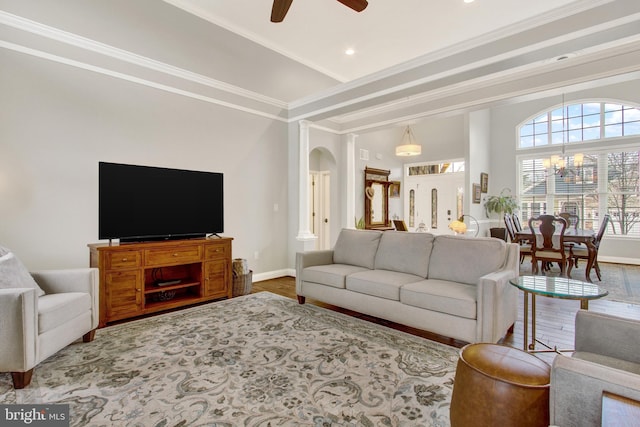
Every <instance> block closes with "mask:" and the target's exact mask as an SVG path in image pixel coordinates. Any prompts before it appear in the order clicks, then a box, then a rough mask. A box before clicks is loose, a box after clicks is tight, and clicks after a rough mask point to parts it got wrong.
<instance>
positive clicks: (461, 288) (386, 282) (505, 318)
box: [296, 229, 519, 343]
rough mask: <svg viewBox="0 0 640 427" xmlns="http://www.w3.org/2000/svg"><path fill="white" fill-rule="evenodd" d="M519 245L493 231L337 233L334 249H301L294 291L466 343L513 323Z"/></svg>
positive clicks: (498, 334)
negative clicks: (472, 234)
mask: <svg viewBox="0 0 640 427" xmlns="http://www.w3.org/2000/svg"><path fill="white" fill-rule="evenodd" d="M518 258H519V251H518V245H516V244H511V243H505V242H504V241H502V240H499V239H494V238H469V237H463V236H451V235H440V236H434V235H432V234H429V233H408V232H397V231H386V232H381V231H375V230H348V229H344V230H342V231H341V232H340V235H339V237H338V240H337V242H336V245H335V247H334V248H333V250H320V251H307V252H299V253H297V255H296V293H297V295H298V301H299V302H300V303H301V304H303V303H304V302H305V298H306V297H309V298H313V299H315V300H319V301H323V302H326V303H329V304H333V305H336V306H339V307H343V308H347V309H350V310H354V311H357V312H360V313H364V314H368V315H372V316H375V317H379V318H382V319H387V320H391V321H393V322H396V323H400V324H404V325H408V326H411V327H415V328H419V329H423V330H427V331H430V332H433V333H436V334H439V335H444V336H447V337H450V338H454V339H457V340H462V341H465V342H470V343H472V342H497V341H498V340H500V338H502V337H503V336H504V335H505V334H506V333H507V331H509V330H513V329H512V328H513V324H514V323H515V320H516V308H517V302H516V297H517V295H518V292H517V289H516V288H515V287H514V286H512V285H510V284H509V279H511V278H514V277H517V276H518V274H519V262H518Z"/></svg>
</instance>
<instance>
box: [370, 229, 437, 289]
mask: <svg viewBox="0 0 640 427" xmlns="http://www.w3.org/2000/svg"><path fill="white" fill-rule="evenodd" d="M432 248H433V234H429V233H408V232H405V231H385V232H384V233H383V234H382V237H381V238H380V244H379V245H378V252H377V253H376V259H375V261H376V262H375V266H376V267H375V268H376V270H378V269H381V270H393V271H400V272H402V273H409V274H415V275H416V276H420V277H422V278H426V277H427V274H428V273H429V257H430V256H431V249H432Z"/></svg>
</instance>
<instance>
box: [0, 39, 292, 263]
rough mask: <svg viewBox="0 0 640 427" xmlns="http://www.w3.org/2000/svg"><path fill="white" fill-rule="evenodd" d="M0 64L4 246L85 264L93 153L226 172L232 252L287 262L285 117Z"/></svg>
mask: <svg viewBox="0 0 640 427" xmlns="http://www.w3.org/2000/svg"><path fill="white" fill-rule="evenodd" d="M0 63H2V67H0V93H2V96H0V111H2V114H0V218H2V220H1V223H0V224H1V225H0V244H2V245H5V246H7V247H9V248H12V249H13V250H14V251H15V252H16V253H17V254H18V256H19V257H20V258H21V259H22V260H23V262H24V263H25V264H26V265H27V266H28V268H30V269H42V268H65V267H81V266H88V263H89V256H88V249H87V247H86V245H87V244H88V243H92V242H96V241H97V236H98V231H97V227H98V210H97V208H98V203H97V201H98V192H97V189H98V182H97V173H98V162H99V161H113V162H122V163H132V164H142V165H152V166H163V167H175V168H184V169H193V170H204V171H217V172H223V173H224V179H225V188H224V190H225V233H224V235H226V236H230V237H233V238H234V242H233V257H240V258H247V259H248V261H249V265H250V268H252V269H253V270H254V271H255V272H256V273H260V272H265V271H272V270H278V269H282V268H284V267H285V266H286V265H287V259H286V251H287V239H286V238H285V237H284V236H286V235H287V224H288V214H287V209H286V206H287V203H288V191H287V188H288V187H287V184H288V176H287V165H288V161H287V125H286V124H284V123H282V122H279V121H275V120H271V119H266V118H261V117H258V116H255V115H250V114H246V113H243V112H239V111H236V110H231V109H226V108H222V107H218V106H215V105H212V104H209V103H205V102H201V101H198V100H194V99H191V98H186V97H182V96H178V95H174V94H169V93H167V92H163V91H159V90H157V89H153V88H148V87H146V86H141V85H137V84H133V83H130V82H126V81H123V80H119V79H114V78H111V77H107V76H104V75H101V74H95V73H91V72H87V71H84V70H80V69H77V68H73V67H68V66H66V65H62V64H57V63H53V62H49V61H46V60H42V59H37V58H34V57H30V56H25V55H21V54H18V53H14V52H11V51H7V50H0ZM143 190H144V189H141V191H143ZM203 197H206V193H203ZM162 203H170V201H166V200H163V201H159V205H161V204H162ZM275 204H278V206H279V207H280V209H279V210H278V212H275V211H274V205H275ZM185 209H188V207H185ZM256 252H257V253H258V259H255V258H254V253H256Z"/></svg>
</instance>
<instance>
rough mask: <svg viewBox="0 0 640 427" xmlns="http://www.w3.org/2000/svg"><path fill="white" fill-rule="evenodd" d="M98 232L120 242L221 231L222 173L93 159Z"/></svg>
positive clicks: (189, 236)
mask: <svg viewBox="0 0 640 427" xmlns="http://www.w3.org/2000/svg"><path fill="white" fill-rule="evenodd" d="M98 187H99V189H98V238H99V239H120V241H121V242H133V241H146V240H170V239H187V238H196V237H203V236H205V235H207V234H217V233H222V232H224V200H223V199H224V198H223V174H222V173H218V172H199V171H191V170H182V169H168V168H160V167H151V166H136V165H127V164H119V163H106V162H99V164H98Z"/></svg>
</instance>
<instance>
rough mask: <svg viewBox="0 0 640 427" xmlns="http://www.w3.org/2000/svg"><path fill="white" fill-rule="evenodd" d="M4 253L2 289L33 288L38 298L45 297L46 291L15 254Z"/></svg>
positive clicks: (0, 262) (0, 266)
mask: <svg viewBox="0 0 640 427" xmlns="http://www.w3.org/2000/svg"><path fill="white" fill-rule="evenodd" d="M2 253H4V255H2V256H0V289H9V288H33V289H35V290H36V296H39V297H41V296H42V295H44V291H43V290H42V289H41V288H40V286H38V284H37V283H36V281H35V280H33V277H31V275H30V274H29V271H28V270H27V269H26V267H25V266H24V265H23V264H22V263H21V262H20V260H19V259H18V258H17V257H16V256H15V254H13V252H8V251H2Z"/></svg>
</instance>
